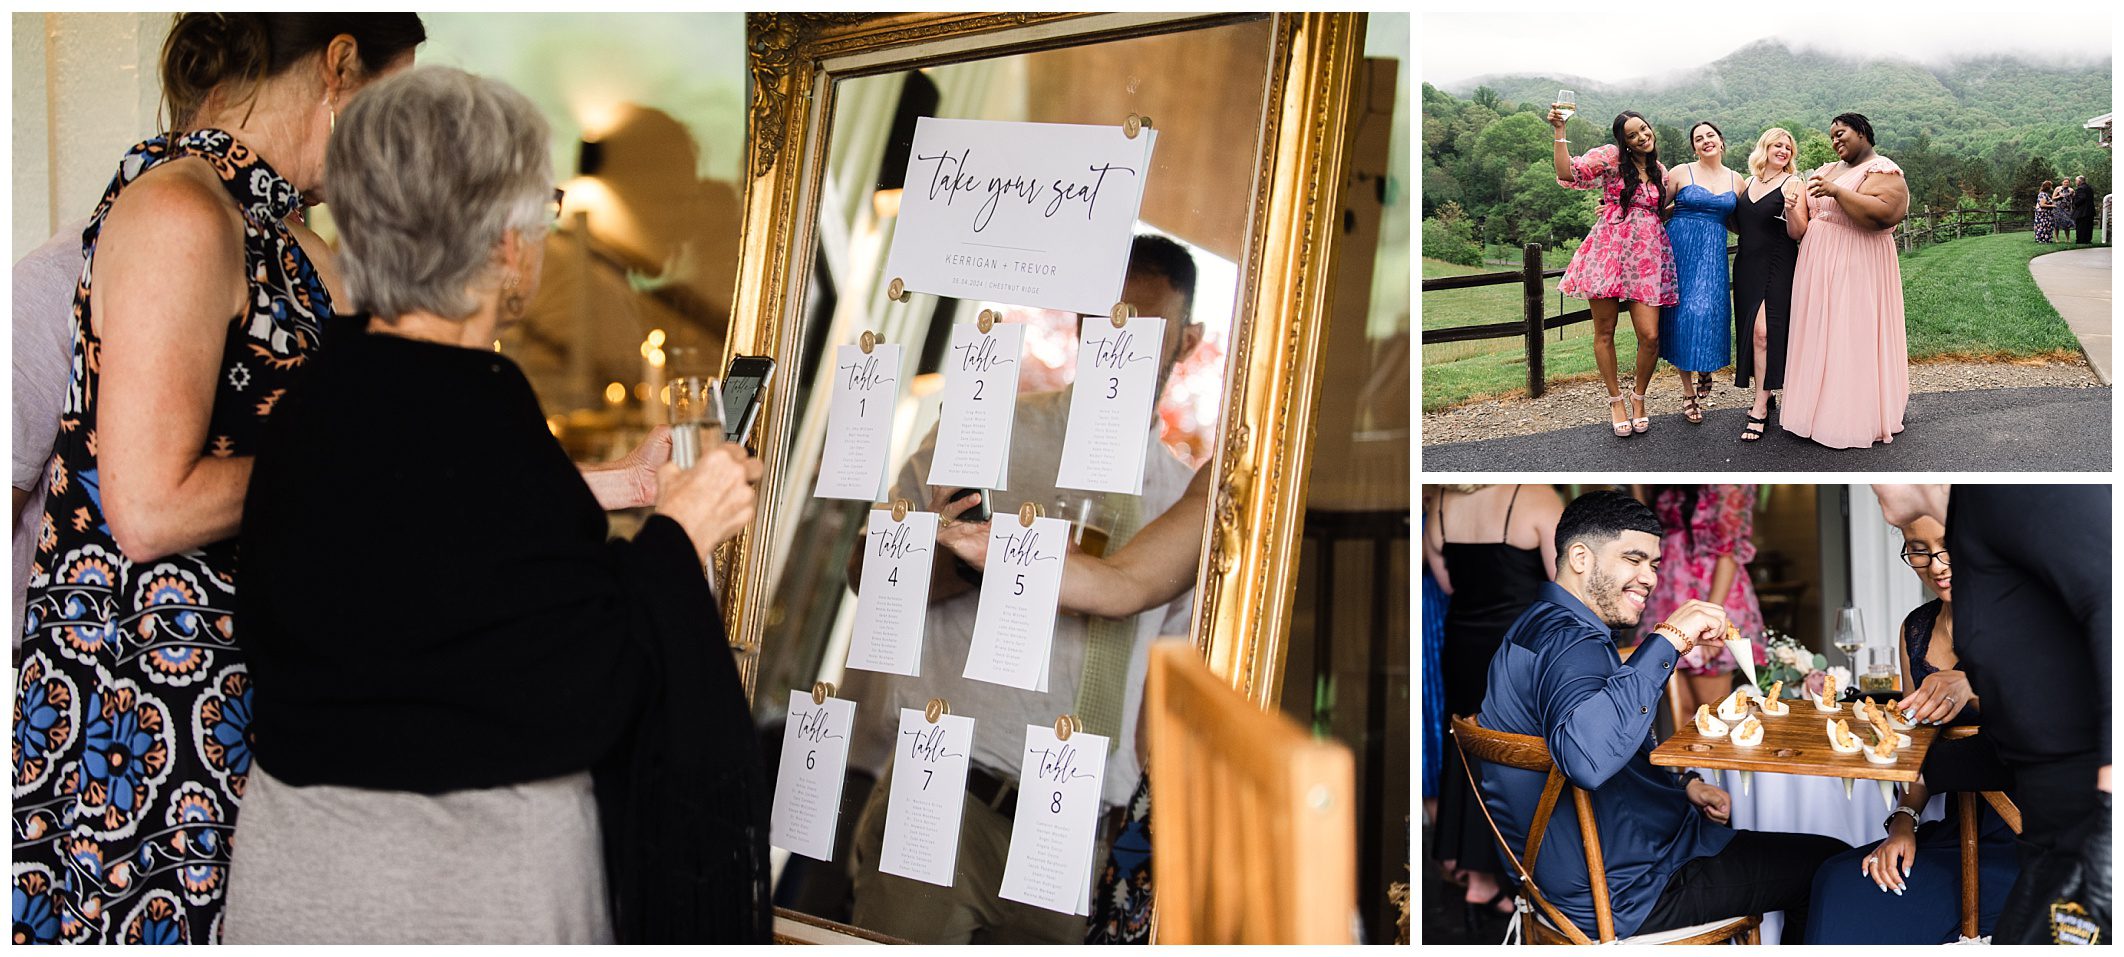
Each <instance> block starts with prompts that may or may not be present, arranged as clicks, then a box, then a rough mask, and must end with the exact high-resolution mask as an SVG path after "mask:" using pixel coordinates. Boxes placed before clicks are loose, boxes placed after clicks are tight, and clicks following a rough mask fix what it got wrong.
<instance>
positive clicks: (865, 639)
mask: <svg viewBox="0 0 2124 957" xmlns="http://www.w3.org/2000/svg"><path fill="white" fill-rule="evenodd" d="M862 547H863V581H862V585H863V590H862V592H861V593H860V594H858V595H857V596H856V620H855V631H854V633H853V634H851V635H850V636H849V640H848V667H850V668H861V669H863V670H864V671H882V672H885V673H886V674H894V675H909V676H913V677H919V676H920V675H921V674H922V625H923V623H924V622H925V621H927V620H928V616H929V573H930V567H931V565H932V563H933V562H934V561H935V560H936V554H937V513H935V512H908V513H907V517H906V518H905V519H904V520H901V521H897V522H896V521H893V519H892V512H891V511H890V510H888V509H882V508H876V509H871V510H870V529H869V534H868V535H866V536H864V538H863V545H862Z"/></svg>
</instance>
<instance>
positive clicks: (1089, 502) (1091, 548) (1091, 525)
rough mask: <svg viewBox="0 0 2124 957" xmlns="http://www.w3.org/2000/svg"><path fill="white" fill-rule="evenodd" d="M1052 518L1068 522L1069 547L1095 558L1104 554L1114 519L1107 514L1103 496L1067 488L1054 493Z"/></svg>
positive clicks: (1110, 538)
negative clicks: (1072, 490)
mask: <svg viewBox="0 0 2124 957" xmlns="http://www.w3.org/2000/svg"><path fill="white" fill-rule="evenodd" d="M1050 514H1051V517H1054V518H1060V519H1067V520H1068V521H1069V547H1070V550H1071V551H1078V552H1083V553H1085V554H1087V555H1092V556H1094V557H1098V558H1105V557H1106V549H1107V545H1108V544H1109V543H1111V542H1112V540H1113V522H1112V520H1111V519H1110V517H1109V516H1108V515H1107V514H1106V501H1105V497H1104V496H1101V495H1098V494H1096V493H1078V492H1071V491H1068V490H1063V491H1058V492H1056V493H1055V505H1054V510H1053V512H1052V513H1050Z"/></svg>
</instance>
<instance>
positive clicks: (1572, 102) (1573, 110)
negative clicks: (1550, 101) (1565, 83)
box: [1556, 90, 1578, 121]
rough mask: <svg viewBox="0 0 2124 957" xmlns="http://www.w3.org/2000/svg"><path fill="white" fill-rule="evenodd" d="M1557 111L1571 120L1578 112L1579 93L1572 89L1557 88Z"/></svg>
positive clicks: (1567, 119)
mask: <svg viewBox="0 0 2124 957" xmlns="http://www.w3.org/2000/svg"><path fill="white" fill-rule="evenodd" d="M1556 112H1558V113H1562V114H1563V118H1564V119H1565V120H1566V121H1569V120H1570V119H1571V117H1572V116H1574V115H1576V114H1577V113H1578V94H1576V93H1573V92H1571V91H1570V90H1557V91H1556Z"/></svg>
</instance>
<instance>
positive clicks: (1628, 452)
mask: <svg viewBox="0 0 2124 957" xmlns="http://www.w3.org/2000/svg"><path fill="white" fill-rule="evenodd" d="M2111 392H2112V390H2111V388H2110V387H2108V386H2099V387H2093V388H2084V389H2059V388H2035V389H1979V390H1974V391H1969V392H1935V393H1927V394H1923V395H1913V396H1911V397H1910V408H1909V411H1908V412H1907V413H1905V414H1904V416H1903V433H1902V434H1901V435H1898V436H1896V439H1895V441H1894V442H1892V443H1889V444H1887V445H1875V446H1874V447H1872V448H1870V449H1830V448H1824V447H1822V446H1820V445H1816V444H1815V443H1813V442H1810V441H1808V440H1806V439H1802V438H1799V437H1797V436H1794V435H1792V434H1790V433H1787V432H1785V431H1784V430H1782V429H1780V428H1778V427H1777V421H1776V419H1775V418H1773V419H1772V420H1771V423H1770V434H1768V435H1766V436H1764V437H1763V439H1762V441H1760V442H1755V443H1745V442H1742V441H1740V432H1741V426H1742V425H1744V424H1746V421H1747V410H1746V409H1739V408H1736V409H1722V410H1717V411H1713V412H1710V413H1708V414H1706V415H1705V416H1704V424H1702V425H1697V426H1692V425H1690V424H1689V423H1688V421H1687V420H1685V419H1683V418H1682V417H1681V413H1679V412H1674V413H1669V414H1667V415H1657V416H1653V418H1652V428H1651V429H1650V430H1649V431H1647V432H1646V433H1645V434H1643V435H1637V436H1632V437H1630V438H1627V439H1618V438H1616V437H1615V436H1614V434H1613V433H1611V432H1609V431H1608V427H1607V426H1605V425H1587V426H1580V427H1577V428H1570V429H1562V430H1558V431H1554V432H1542V433H1539V434H1536V435H1523V436H1517V437H1513V438H1506V439H1488V440H1484V441H1479V442H1455V443H1451V444H1446V445H1426V446H1424V447H1423V452H1422V455H1423V470H1424V472H1425V473H1426V474H1431V473H1438V472H1520V471H1527V472H1614V471H1631V472H1635V471H1658V472H1787V471H1790V472H1873V471H1881V472H1934V471H1937V472H2050V471H2058V472H2079V471H2093V472H2106V471H2109V458H2110V456H2109V403H2110V395H2111Z"/></svg>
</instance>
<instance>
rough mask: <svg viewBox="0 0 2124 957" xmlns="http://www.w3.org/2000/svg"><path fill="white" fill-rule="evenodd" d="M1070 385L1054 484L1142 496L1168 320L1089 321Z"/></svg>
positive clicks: (1078, 350)
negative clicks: (1066, 422) (1065, 430)
mask: <svg viewBox="0 0 2124 957" xmlns="http://www.w3.org/2000/svg"><path fill="white" fill-rule="evenodd" d="M1079 336H1080V338H1079V340H1078V344H1077V381H1076V382H1075V383H1074V384H1073V385H1071V386H1070V397H1069V432H1068V434H1066V435H1065V436H1063V439H1062V468H1061V471H1060V474H1059V475H1057V476H1056V478H1055V484H1056V485H1059V486H1061V487H1063V488H1076V489H1088V490H1091V491H1095V492H1120V493H1122V494H1124V495H1141V494H1143V454H1144V452H1145V451H1146V450H1147V449H1148V448H1149V447H1150V441H1149V435H1150V428H1151V419H1152V418H1153V417H1154V416H1155V415H1156V414H1157V404H1158V360H1159V358H1160V351H1161V350H1162V349H1163V348H1164V345H1165V320H1163V319H1153V318H1143V317H1137V318H1134V319H1130V320H1128V324H1127V325H1126V326H1124V327H1122V328H1119V329H1116V328H1114V324H1113V322H1112V321H1110V320H1108V319H1105V318H1102V317H1098V316H1087V317H1085V319H1084V331H1083V332H1082V333H1080V334H1079Z"/></svg>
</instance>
